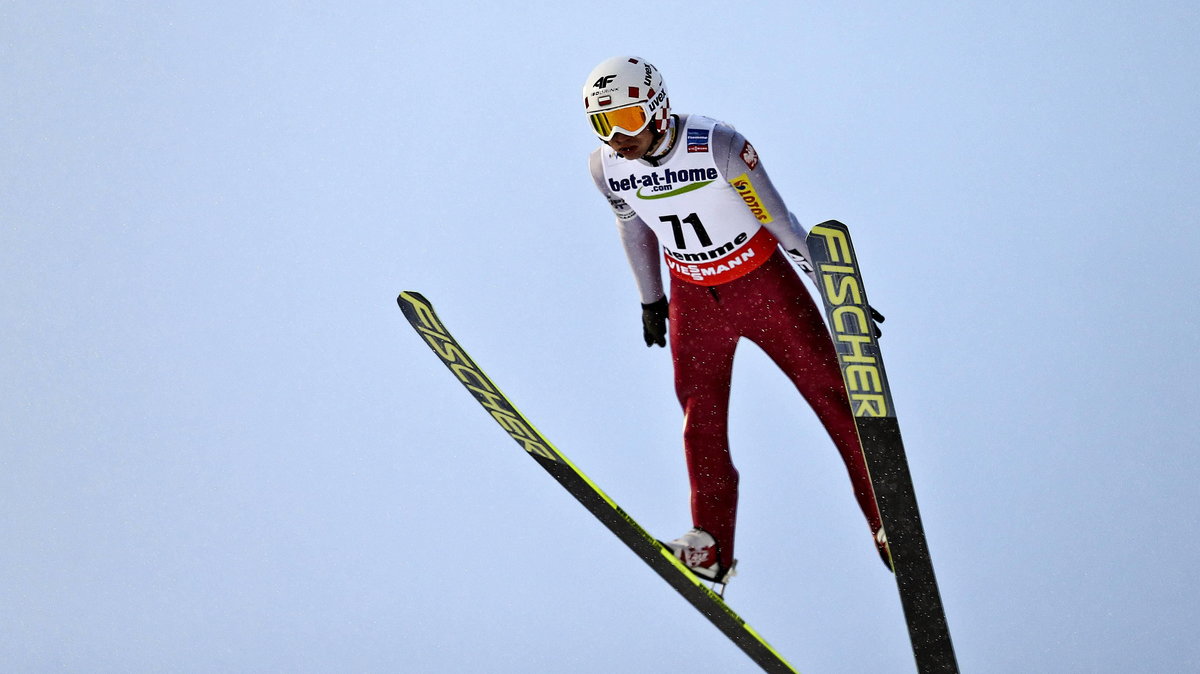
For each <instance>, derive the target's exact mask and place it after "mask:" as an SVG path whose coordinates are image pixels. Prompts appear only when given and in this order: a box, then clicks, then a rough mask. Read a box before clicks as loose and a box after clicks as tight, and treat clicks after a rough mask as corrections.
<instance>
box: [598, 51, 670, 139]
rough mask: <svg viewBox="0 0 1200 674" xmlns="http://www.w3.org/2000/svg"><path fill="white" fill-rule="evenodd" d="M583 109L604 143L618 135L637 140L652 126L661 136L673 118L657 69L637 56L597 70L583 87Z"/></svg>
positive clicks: (610, 61)
mask: <svg viewBox="0 0 1200 674" xmlns="http://www.w3.org/2000/svg"><path fill="white" fill-rule="evenodd" d="M583 107H584V109H585V110H587V114H588V119H589V120H590V121H591V122H592V129H593V130H594V131H595V132H596V135H597V136H600V139H601V140H604V141H609V140H612V137H613V135H614V134H616V133H617V132H618V131H619V132H621V133H624V134H626V135H630V136H636V135H637V134H638V133H640V132H641V131H642V129H645V128H646V127H647V126H648V125H649V124H650V123H651V122H653V123H654V128H655V130H656V131H658V132H659V133H662V132H663V131H666V130H667V119H668V118H669V117H670V114H671V113H670V107H671V102H670V100H669V99H668V98H667V85H666V83H665V82H663V78H662V75H661V74H659V72H658V68H655V67H654V66H652V65H650V64H649V63H648V62H647V61H646V60H645V59H641V58H638V57H636V56H615V57H613V58H610V59H608V60H607V61H604V62H603V63H601V64H600V65H598V66H596V67H595V68H594V69H593V70H592V74H590V75H588V78H587V82H585V83H584V84H583Z"/></svg>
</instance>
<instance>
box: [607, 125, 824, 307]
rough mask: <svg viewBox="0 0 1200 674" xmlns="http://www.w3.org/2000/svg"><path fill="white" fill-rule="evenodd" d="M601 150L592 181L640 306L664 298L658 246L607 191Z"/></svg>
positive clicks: (630, 211) (650, 233)
mask: <svg viewBox="0 0 1200 674" xmlns="http://www.w3.org/2000/svg"><path fill="white" fill-rule="evenodd" d="M603 151H604V149H603V148H597V149H596V150H595V151H594V152H592V154H591V156H589V157H588V167H589V168H590V169H591V171H592V180H594V181H595V182H596V189H598V190H600V193H601V194H603V195H604V197H605V198H606V199H608V204H609V206H611V207H612V210H613V214H614V215H616V216H617V231H618V232H619V233H620V234H621V243H622V244H623V245H624V246H625V255H626V256H628V258H629V266H630V267H632V268H633V277H634V280H635V281H636V282H637V288H638V294H639V295H641V298H642V304H652V303H654V302H657V301H658V300H660V299H662V298H663V297H664V296H665V295H666V294H665V293H664V292H663V282H662V266H661V265H662V262H661V261H660V260H659V255H660V253H659V251H660V249H661V246H659V244H658V237H657V236H655V235H654V231H653V230H651V229H650V227H649V226H647V225H646V223H645V222H643V221H642V219H641V218H639V217H638V216H637V213H634V212H633V209H632V208H630V207H629V204H627V203H625V200H624V199H622V198H621V197H619V196H617V195H615V194H613V192H612V190H610V189H609V188H608V182H607V181H606V180H605V179H604V168H603V167H602V166H601V164H600V153H601V152H603ZM806 250H807V249H806Z"/></svg>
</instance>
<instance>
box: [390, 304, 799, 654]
mask: <svg viewBox="0 0 1200 674" xmlns="http://www.w3.org/2000/svg"><path fill="white" fill-rule="evenodd" d="M396 301H397V303H398V304H399V305H400V310H401V311H403V312H404V316H405V317H406V318H407V319H408V321H409V323H411V324H412V326H413V328H414V329H415V330H416V331H417V333H418V334H420V336H421V337H422V338H424V340H425V343H426V344H427V345H428V346H429V348H430V349H432V350H433V352H434V353H435V354H437V356H438V358H440V359H441V361H442V363H443V364H445V366H446V367H447V368H449V369H450V372H452V373H453V374H454V377H455V378H456V379H458V381H459V383H461V384H462V385H463V386H465V387H466V389H467V391H469V392H470V393H471V395H473V396H474V397H475V400H476V401H478V402H479V404H480V405H482V406H483V408H484V409H485V410H487V412H488V413H489V414H491V416H492V418H493V419H495V420H496V423H498V424H499V425H500V427H501V428H503V429H504V431H505V432H507V433H508V435H509V436H510V437H512V439H513V440H515V441H516V442H517V444H518V445H520V446H521V448H522V449H524V450H525V451H526V452H527V453H528V454H529V456H530V457H532V458H533V460H535V461H537V462H538V464H540V465H541V466H542V468H544V469H545V470H546V472H548V473H550V475H551V476H552V477H553V478H554V479H555V480H557V481H558V483H559V484H561V485H562V486H563V487H564V488H565V489H566V490H567V491H568V492H570V493H571V495H572V496H574V497H575V498H576V499H577V500H578V501H579V502H580V503H581V504H583V506H584V507H585V508H587V510H588V512H590V513H592V515H594V516H595V517H596V519H598V520H600V522H602V523H603V524H604V525H605V526H606V527H608V529H609V530H610V531H612V532H613V533H614V534H616V536H617V538H619V539H621V541H622V542H623V543H625V545H627V546H628V547H629V549H630V550H632V551H633V552H634V554H636V555H637V556H638V557H640V558H641V559H642V561H644V562H646V564H648V565H649V566H650V568H652V569H654V571H655V572H657V573H658V575H659V576H661V577H662V579H663V580H665V581H667V584H669V585H670V586H671V587H673V588H675V590H676V591H678V592H679V594H681V595H683V598H684V599H686V600H687V601H688V602H689V603H690V604H691V605H692V606H694V607H695V608H696V609H697V610H698V611H700V613H701V614H702V615H704V617H706V618H708V620H709V621H710V622H712V624H713V625H715V626H716V627H717V629H719V630H721V632H722V633H723V634H724V635H725V636H726V637H728V638H729V640H730V641H732V642H733V643H734V644H736V645H737V646H738V647H739V648H741V649H742V651H744V652H745V653H746V655H748V656H750V659H751V660H753V661H754V662H755V663H757V664H758V665H759V666H760V667H762V668H763V670H764V671H767V672H771V673H776V672H782V673H790V674H795V672H796V670H795V669H794V668H793V667H792V666H791V665H790V664H788V662H787V661H786V660H784V658H783V656H781V655H780V654H779V653H778V652H777V651H776V650H775V649H774V648H772V647H771V645H770V644H768V643H767V642H766V641H765V640H764V639H763V638H762V637H761V636H759V635H758V633H757V632H755V631H754V629H753V628H751V627H750V626H749V625H747V624H746V622H745V621H744V620H742V619H741V618H740V617H739V616H738V614H737V613H735V612H734V611H733V609H731V608H729V606H728V605H727V604H726V603H725V601H724V599H722V598H721V596H720V595H718V594H717V593H716V592H714V591H713V589H712V588H710V587H709V586H708V585H706V584H705V583H704V582H703V581H702V580H700V579H699V578H697V577H696V576H694V575H692V573H691V572H690V571H688V570H687V569H686V568H685V567H684V566H683V564H682V563H681V562H680V561H679V560H678V559H676V557H675V556H674V555H673V554H671V552H670V551H669V550H668V549H667V548H665V547H664V546H663V545H662V544H661V543H660V542H659V541H658V540H656V539H655V538H654V537H653V536H651V535H650V534H649V533H647V532H646V531H645V530H644V529H642V527H641V526H640V525H639V524H638V523H637V522H635V521H634V519H633V518H632V517H630V516H629V515H628V514H626V512H625V511H624V510H622V509H621V508H620V507H619V506H618V505H617V504H616V503H615V502H613V500H612V499H610V498H609V497H608V496H607V495H606V494H605V493H604V492H603V491H601V490H600V488H599V487H597V486H596V484H595V483H593V482H592V480H591V479H590V478H588V477H587V476H586V475H584V473H583V472H582V471H580V470H579V468H577V467H576V466H575V465H574V464H573V463H571V461H570V460H569V459H568V458H567V457H566V455H564V454H563V453H562V452H561V451H559V450H558V449H557V448H555V447H554V445H552V444H551V443H550V441H549V440H547V439H546V438H545V436H543V435H542V434H541V432H540V431H538V430H537V429H536V428H534V426H533V424H531V423H529V420H528V419H526V418H525V416H524V415H523V414H521V412H520V411H518V410H517V408H516V406H515V405H513V404H512V401H510V400H509V399H508V397H506V396H505V395H504V394H503V393H502V392H501V391H500V389H499V387H497V386H496V385H495V383H493V382H492V380H491V379H489V378H488V376H487V375H486V374H484V373H483V370H481V369H480V368H479V366H478V365H476V364H475V361H474V360H472V359H471V357H470V356H468V355H467V352H466V350H465V349H463V347H462V346H461V345H459V343H458V342H457V341H456V340H455V339H454V337H453V336H451V334H450V331H449V330H447V329H446V326H445V324H443V323H442V321H441V319H440V318H438V315H437V314H436V313H435V312H434V310H433V306H432V305H431V304H430V303H429V300H427V299H425V298H424V297H423V296H422V295H421V294H420V293H416V292H410V291H405V292H402V293H400V296H399V297H398V298H397V300H396Z"/></svg>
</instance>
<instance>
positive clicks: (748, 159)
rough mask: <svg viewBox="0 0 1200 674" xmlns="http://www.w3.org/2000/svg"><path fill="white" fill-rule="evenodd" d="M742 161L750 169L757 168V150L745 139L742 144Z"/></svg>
mask: <svg viewBox="0 0 1200 674" xmlns="http://www.w3.org/2000/svg"><path fill="white" fill-rule="evenodd" d="M742 161H743V162H745V163H746V166H747V168H749V169H750V170H751V171H753V170H754V169H756V168H758V151H756V150H755V149H754V146H753V145H751V144H750V141H746V144H745V145H743V146H742Z"/></svg>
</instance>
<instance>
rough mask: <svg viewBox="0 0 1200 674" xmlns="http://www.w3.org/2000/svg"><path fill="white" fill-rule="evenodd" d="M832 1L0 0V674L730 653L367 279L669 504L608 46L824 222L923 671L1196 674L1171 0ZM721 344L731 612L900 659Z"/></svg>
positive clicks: (762, 397) (795, 411)
mask: <svg viewBox="0 0 1200 674" xmlns="http://www.w3.org/2000/svg"><path fill="white" fill-rule="evenodd" d="M836 4H837V7H836V8H825V7H824V6H814V5H817V3H794V2H774V3H743V4H728V3H718V2H707V1H696V2H689V3H676V2H658V3H643V4H637V5H626V6H603V5H597V4H595V3H551V2H530V3H524V4H523V5H521V6H520V7H509V6H507V3H494V4H487V3H484V4H482V5H480V4H479V3H465V2H456V1H453V0H451V1H449V2H442V3H409V2H400V3H396V2H356V3H333V2H329V3H322V2H302V3H300V2H297V3H289V2H237V3H234V2H216V3H190V4H189V3H162V2H105V1H99V2H59V3H49V2H35V1H22V0H17V1H8V2H3V3H0V380H2V381H3V382H4V385H3V386H2V387H0V540H2V541H3V545H0V606H2V607H3V610H0V665H2V667H0V668H3V669H4V670H6V671H21V672H42V671H55V672H59V671H67V672H163V671H177V672H233V671H246V672H258V671H262V672H267V671H270V672H333V671H359V672H422V673H423V672H430V673H457V672H497V673H516V672H521V673H525V672H566V671H571V672H588V673H604V674H609V673H611V672H651V671H663V670H664V669H676V670H679V669H684V670H691V669H696V670H703V671H730V672H733V671H736V672H742V671H746V672H751V671H755V667H754V665H753V663H752V662H751V661H750V660H749V659H748V658H747V657H746V656H745V655H744V654H743V653H742V652H741V651H740V650H738V649H737V648H736V647H734V646H733V645H731V644H730V643H729V642H728V641H727V640H725V638H724V637H723V636H721V634H720V633H719V632H718V631H717V630H716V629H715V628H714V627H712V626H711V625H710V624H709V623H708V622H707V621H706V620H705V619H704V618H702V617H701V616H699V614H698V613H697V612H696V611H695V610H694V609H692V608H691V607H690V606H689V605H688V604H687V603H686V602H685V601H684V600H683V599H681V598H680V597H679V596H678V595H677V594H676V593H675V592H674V591H673V590H671V589H670V588H669V587H668V586H667V585H666V584H665V583H663V582H662V580H661V579H659V578H658V577H657V576H656V575H655V574H654V573H653V572H652V571H650V569H648V568H647V567H646V566H645V565H644V564H643V563H642V562H641V561H640V560H638V559H637V558H636V557H635V556H634V555H633V554H632V553H630V552H629V551H628V550H627V549H626V548H625V547H624V546H623V545H622V544H621V543H620V542H619V541H618V540H617V539H616V538H615V537H613V536H612V535H611V534H610V533H609V532H608V531H607V530H606V529H604V528H603V527H602V526H601V525H600V524H598V523H597V522H596V521H595V520H594V519H593V518H592V517H591V515H589V514H588V513H587V512H586V511H585V510H584V509H583V508H582V507H580V506H579V504H578V503H576V502H575V501H574V500H573V499H572V498H571V497H570V496H569V495H568V494H566V492H564V491H563V490H562V489H561V488H560V487H559V486H558V485H557V484H556V483H555V482H554V481H553V480H551V479H550V478H549V477H548V476H547V475H546V474H545V473H544V472H543V471H542V470H541V469H540V468H539V467H538V466H537V465H536V464H535V463H534V462H533V461H531V460H530V459H529V458H528V457H527V456H525V455H524V452H522V451H521V449H520V448H519V447H518V446H517V445H516V444H515V443H513V442H512V441H511V440H510V439H509V438H508V437H507V436H506V435H505V434H504V433H503V431H502V430H501V429H500V428H498V427H497V426H496V425H495V424H494V422H493V421H492V420H491V419H490V418H489V417H488V416H487V415H486V414H484V413H483V412H482V411H481V410H480V409H479V408H478V406H477V405H476V404H475V402H474V401H473V400H472V399H471V398H470V396H468V395H467V394H466V393H465V392H464V391H462V390H461V387H460V386H459V385H458V384H457V383H456V382H455V381H454V380H453V378H452V377H451V376H450V375H449V374H448V373H447V372H446V371H445V370H444V368H443V367H442V365H441V364H440V363H439V362H438V361H437V359H436V358H434V357H433V355H432V354H431V353H429V351H428V349H427V348H426V347H425V345H424V343H423V342H422V341H421V340H420V339H419V338H418V337H417V336H416V335H415V334H413V332H412V331H411V329H410V328H409V327H408V325H407V323H406V322H405V321H404V319H403V317H402V315H401V314H400V312H399V310H398V309H397V307H396V305H395V297H396V295H397V293H399V291H401V290H416V291H420V292H422V293H424V294H425V295H426V296H427V297H428V298H429V299H430V300H431V301H432V302H433V303H434V305H435V306H436V307H437V308H438V310H439V312H440V314H441V316H442V318H443V319H444V320H445V322H446V324H447V326H448V327H449V328H450V329H451V330H452V331H454V332H455V334H456V336H457V337H458V338H459V340H460V341H461V342H462V343H463V344H464V346H465V347H466V348H467V349H468V350H469V351H470V352H471V353H472V355H473V356H474V357H475V359H476V360H477V361H478V362H479V363H480V365H481V366H482V367H483V368H484V369H485V370H486V371H487V372H488V373H489V374H490V375H491V376H492V377H493V378H494V379H495V380H496V381H497V383H498V384H499V385H500V386H501V387H502V388H503V389H504V390H505V391H506V392H507V393H508V394H509V396H510V397H511V398H512V399H513V401H514V402H515V403H516V404H517V406H518V407H520V408H521V409H522V411H523V412H524V413H525V414H526V415H527V416H528V417H529V418H530V419H531V420H532V421H533V423H534V424H536V425H537V426H538V427H539V428H540V429H541V430H542V431H543V432H544V433H545V434H546V435H547V436H548V437H549V438H550V439H551V440H552V441H553V442H554V443H555V444H556V445H557V446H558V447H559V449H560V450H562V451H563V452H564V453H566V454H567V455H568V456H569V457H571V459H572V460H573V461H574V462H575V463H576V464H577V465H578V466H579V467H580V468H581V469H582V470H584V471H585V472H586V473H587V474H588V475H589V476H590V477H591V478H592V479H593V480H595V481H596V482H597V483H598V484H600V485H601V487H602V488H604V489H605V490H606V491H607V492H608V493H609V495H610V496H612V497H613V498H614V499H615V500H616V501H617V502H618V503H620V504H621V505H622V506H623V507H624V508H625V510H627V511H628V512H629V513H630V514H631V515H632V516H633V517H635V518H637V519H638V521H639V522H640V523H641V524H642V525H643V526H644V527H646V528H647V529H648V530H649V531H651V532H653V533H655V534H656V535H658V536H660V537H664V538H668V537H674V536H677V535H678V534H680V533H682V532H683V531H685V530H686V529H687V528H688V527H689V526H690V524H691V523H690V518H689V514H688V505H687V479H686V475H685V471H684V464H683V456H682V449H681V441H680V437H679V429H680V426H681V417H680V413H679V409H678V405H677V403H676V401H675V398H674V394H673V390H672V385H671V369H670V359H669V357H668V354H667V352H666V351H665V350H660V349H654V350H648V349H646V348H645V346H644V345H643V343H642V337H641V328H640V322H639V321H640V313H639V308H638V297H637V293H636V289H635V287H634V283H633V278H632V275H631V273H630V271H629V268H628V265H627V263H626V261H625V258H624V253H623V252H622V250H621V247H620V244H619V241H618V238H617V235H616V231H615V227H614V226H613V220H612V216H611V213H610V212H609V210H608V207H607V204H606V203H605V202H604V200H603V199H602V198H601V197H600V195H599V194H598V193H597V192H596V190H595V188H594V186H593V184H592V182H591V179H590V177H589V176H588V173H587V165H586V155H587V153H588V152H589V151H590V150H591V149H592V148H593V147H594V146H595V144H596V141H595V138H594V136H593V135H592V134H591V132H590V127H589V125H588V124H587V122H586V120H585V118H584V116H583V110H582V105H581V100H580V98H581V94H580V87H581V86H582V85H583V83H584V79H585V77H586V75H587V74H588V73H589V71H590V70H591V69H592V67H593V66H594V65H595V64H596V63H598V62H600V61H601V60H603V59H605V58H607V57H609V56H613V55H618V54H636V55H640V56H642V57H645V58H646V59H648V60H650V61H651V62H652V63H654V64H655V65H657V66H658V67H659V68H660V69H661V71H662V72H663V74H664V76H665V78H666V82H667V85H668V89H669V92H670V95H671V101H672V104H673V106H674V108H675V109H676V110H678V111H684V112H692V113H698V114H705V115H709V116H713V117H717V118H719V119H723V120H726V121H728V122H731V123H733V124H734V125H735V126H736V127H737V128H738V129H739V130H740V131H742V132H743V133H745V134H746V136H747V137H748V138H750V139H751V140H752V141H753V142H754V144H755V147H756V148H757V149H758V151H759V154H760V156H761V158H762V161H763V164H764V165H765V166H766V167H767V170H768V171H769V172H770V173H771V175H772V177H773V178H774V180H775V183H776V185H777V186H778V187H779V188H780V190H781V192H782V193H783V195H784V197H785V198H786V199H787V201H788V205H789V207H790V209H791V210H792V211H793V212H794V213H795V214H796V215H797V216H798V217H799V219H800V220H801V222H803V223H805V224H806V225H809V226H811V225H814V224H817V223H819V222H821V221H823V220H826V219H831V218H836V219H838V220H841V221H843V222H845V223H847V224H848V225H849V226H850V227H851V230H852V232H853V234H854V237H855V243H856V247H857V251H858V254H859V257H860V262H861V264H862V269H863V274H864V277H865V281H866V283H867V287H868V291H869V293H870V296H871V301H872V304H873V305H875V306H876V307H877V308H878V309H880V310H881V311H882V312H883V313H884V314H886V315H887V317H888V320H887V323H886V324H885V326H884V337H883V342H882V348H883V351H884V355H885V357H886V360H887V367H888V373H889V376H890V378H891V383H892V389H893V394H894V396H895V403H896V407H897V409H898V413H899V419H900V425H901V428H902V430H903V433H904V438H905V441H906V445H907V448H908V456H909V460H910V463H911V467H912V472H913V478H914V481H915V484H916V489H917V494H918V498H919V501H920V505H921V509H922V513H923V515H924V519H925V522H924V523H925V529H926V532H927V534H928V536H929V543H930V547H931V550H932V553H933V557H934V564H935V567H936V570H937V573H938V578H939V581H940V584H941V590H942V597H943V600H944V603H945V606H946V612H947V615H948V618H949V623H950V628H951V631H952V634H953V637H954V642H955V645H956V647H957V652H958V658H959V662H960V664H961V666H962V669H963V670H964V671H968V672H1130V671H1158V672H1179V671H1194V670H1197V669H1200V642H1198V641H1197V640H1196V638H1195V624H1196V619H1197V608H1196V607H1197V606H1198V605H1200V590H1198V587H1197V586H1198V583H1197V581H1196V579H1195V576H1196V567H1197V563H1198V562H1200V544H1198V543H1197V538H1196V536H1195V532H1196V531H1197V529H1198V528H1200V521H1198V520H1200V517H1198V515H1197V508H1196V496H1195V494H1194V486H1195V485H1196V484H1197V482H1198V481H1200V453H1198V451H1197V450H1198V449H1200V446H1198V445H1200V443H1198V442H1197V439H1196V435H1195V430H1196V427H1197V424H1198V422H1200V413H1198V412H1197V407H1196V405H1197V403H1196V401H1197V399H1198V397H1200V390H1198V387H1197V384H1196V382H1197V381H1198V380H1200V371H1198V370H1200V368H1198V367H1197V356H1196V353H1197V349H1198V348H1200V343H1198V342H1200V340H1198V338H1197V332H1198V329H1200V326H1198V325H1197V318H1196V316H1197V311H1198V310H1200V306H1198V304H1200V303H1198V302H1197V288H1198V287H1200V274H1198V273H1197V270H1196V265H1195V261H1194V258H1195V257H1196V254H1197V253H1198V252H1200V234H1198V233H1197V232H1198V229H1197V225H1198V224H1200V180H1198V178H1200V128H1198V125H1197V120H1198V119H1200V58H1198V57H1197V55H1198V54H1200V38H1198V36H1200V9H1198V7H1197V5H1196V3H1195V2H1185V1H1180V2H1165V1H1160V2H1155V1H1151V2H1136V3H1135V2H1100V3H1096V2H1062V1H1059V2H1044V1H1039V2H1025V1H1017V2H1008V3H996V2H987V3H982V2H969V3H950V2H937V3H924V4H921V5H920V6H918V7H913V6H903V7H900V6H897V5H895V4H894V3H877V2H866V3H836ZM735 370H736V372H735V376H734V382H733V391H732V406H731V412H730V414H731V441H732V447H733V452H734V458H735V461H736V462H737V465H738V468H739V470H740V471H741V477H742V500H741V511H740V520H739V540H738V556H739V558H740V564H739V571H740V575H739V576H738V577H737V578H736V579H735V581H734V582H733V584H732V585H731V586H730V588H729V592H728V594H727V598H728V601H729V603H730V604H731V605H732V606H733V607H734V609H735V610H737V611H738V612H739V613H740V614H741V615H742V617H743V618H745V619H746V620H747V621H748V622H749V623H750V624H751V625H753V626H754V628H755V629H757V630H758V631H759V632H760V633H761V634H762V635H763V636H764V637H765V638H766V639H767V640H768V641H769V642H770V643H771V644H772V645H773V646H775V647H776V648H777V649H778V650H779V651H780V652H781V653H783V654H784V655H785V656H786V657H787V658H788V659H789V660H790V661H791V662H792V663H793V664H794V665H795V666H796V667H797V668H798V669H799V670H800V671H802V672H805V673H809V674H815V673H825V672H847V673H861V672H910V671H913V665H912V656H911V652H910V650H909V642H908V637H907V634H906V632H905V628H904V621H903V616H902V614H901V609H900V603H899V599H898V596H897V594H896V590H895V583H894V582H893V579H892V577H891V576H890V575H889V574H888V573H886V571H885V570H884V569H883V567H882V565H881V564H880V563H879V560H878V557H877V556H876V554H875V552H874V548H873V545H872V543H871V540H870V537H869V533H868V531H867V530H866V527H864V526H863V524H862V521H861V515H860V514H859V512H858V510H857V507H856V504H855V503H854V499H853V497H852V494H851V491H850V487H849V480H848V479H847V477H846V474H845V470H844V468H843V467H842V465H841V463H840V460H839V458H838V456H837V453H836V451H835V450H834V448H833V446H832V444H831V443H830V442H829V440H828V438H827V437H826V436H825V435H824V431H823V429H822V428H821V427H820V425H819V424H818V422H817V421H816V418H815V416H814V415H813V414H812V412H811V411H810V410H809V409H808V408H807V406H806V405H805V404H804V402H803V400H802V399H801V398H800V396H799V395H798V394H797V393H796V392H795V390H794V389H792V388H791V387H790V384H789V383H788V381H787V380H786V379H785V378H784V376H783V375H782V374H781V373H779V372H778V371H777V370H776V369H775V368H774V367H773V366H772V365H771V364H770V363H769V361H768V360H767V359H766V357H765V356H764V355H763V354H762V353H761V352H760V351H758V350H757V349H756V348H755V347H753V346H752V345H748V344H746V345H743V347H742V349H741V350H740V351H739V355H738V360H737V365H736V368H735Z"/></svg>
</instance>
